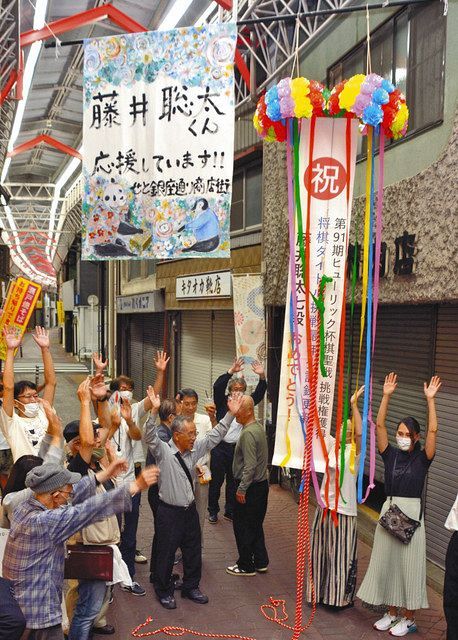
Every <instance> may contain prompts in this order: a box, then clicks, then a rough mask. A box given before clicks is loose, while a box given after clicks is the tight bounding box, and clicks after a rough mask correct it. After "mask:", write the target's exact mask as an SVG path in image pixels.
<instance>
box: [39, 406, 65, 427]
mask: <svg viewBox="0 0 458 640" xmlns="http://www.w3.org/2000/svg"><path fill="white" fill-rule="evenodd" d="M38 402H39V403H40V405H41V406H42V407H43V410H44V412H45V414H46V417H47V418H48V422H49V424H50V425H52V426H53V427H54V429H53V431H56V432H57V433H59V434H60V435H62V420H61V418H59V416H58V415H57V413H56V412H55V411H54V409H53V408H52V406H51V403H50V402H48V401H47V400H44V399H43V398H38Z"/></svg>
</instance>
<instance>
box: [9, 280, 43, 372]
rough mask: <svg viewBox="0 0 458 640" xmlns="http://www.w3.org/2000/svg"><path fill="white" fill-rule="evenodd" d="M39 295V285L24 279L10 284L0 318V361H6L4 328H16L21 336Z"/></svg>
mask: <svg viewBox="0 0 458 640" xmlns="http://www.w3.org/2000/svg"><path fill="white" fill-rule="evenodd" d="M40 294H41V285H39V284H37V283H36V282H31V281H30V280H26V279H25V278H18V279H17V280H15V281H14V282H12V283H11V284H10V286H9V289H8V294H7V296H6V301H5V304H4V306H3V313H2V316H1V318H0V359H1V360H6V345H5V339H4V337H3V329H4V327H16V328H17V330H18V332H19V333H20V334H21V335H23V334H24V333H25V330H26V329H27V325H28V324H29V320H30V316H31V315H32V313H33V311H34V309H35V305H36V303H37V300H38V298H39V297H40Z"/></svg>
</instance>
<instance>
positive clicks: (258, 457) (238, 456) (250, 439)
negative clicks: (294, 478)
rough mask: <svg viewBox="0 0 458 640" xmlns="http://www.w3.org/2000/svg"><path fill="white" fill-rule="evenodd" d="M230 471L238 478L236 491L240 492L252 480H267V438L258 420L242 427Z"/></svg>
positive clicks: (244, 491) (243, 490)
mask: <svg viewBox="0 0 458 640" xmlns="http://www.w3.org/2000/svg"><path fill="white" fill-rule="evenodd" d="M232 472H233V474H234V478H235V479H236V480H240V484H239V486H238V488H237V492H238V493H242V494H245V493H246V491H247V489H248V487H249V486H250V484H253V482H262V481H263V480H267V438H266V434H265V432H264V429H263V428H262V426H261V425H260V424H259V422H251V423H250V424H247V425H245V426H244V427H243V429H242V433H241V434H240V437H239V439H238V442H237V446H236V447H235V451H234V461H233V463H232Z"/></svg>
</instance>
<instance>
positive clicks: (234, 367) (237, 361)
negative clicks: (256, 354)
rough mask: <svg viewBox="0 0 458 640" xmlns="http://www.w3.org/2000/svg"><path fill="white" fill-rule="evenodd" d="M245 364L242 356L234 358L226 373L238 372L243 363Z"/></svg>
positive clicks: (241, 369)
mask: <svg viewBox="0 0 458 640" xmlns="http://www.w3.org/2000/svg"><path fill="white" fill-rule="evenodd" d="M244 364H245V361H244V359H243V358H234V362H233V363H232V366H231V368H230V369H228V371H227V372H228V373H230V374H231V376H232V375H233V374H234V373H239V372H240V371H243V365H244Z"/></svg>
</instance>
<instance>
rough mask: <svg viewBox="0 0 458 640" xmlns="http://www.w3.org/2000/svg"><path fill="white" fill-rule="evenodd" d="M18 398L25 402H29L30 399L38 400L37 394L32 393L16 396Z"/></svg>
mask: <svg viewBox="0 0 458 640" xmlns="http://www.w3.org/2000/svg"><path fill="white" fill-rule="evenodd" d="M18 398H26V399H27V400H30V399H31V398H33V399H34V400H38V393H32V394H30V395H24V394H23V393H21V395H20V396H18Z"/></svg>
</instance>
